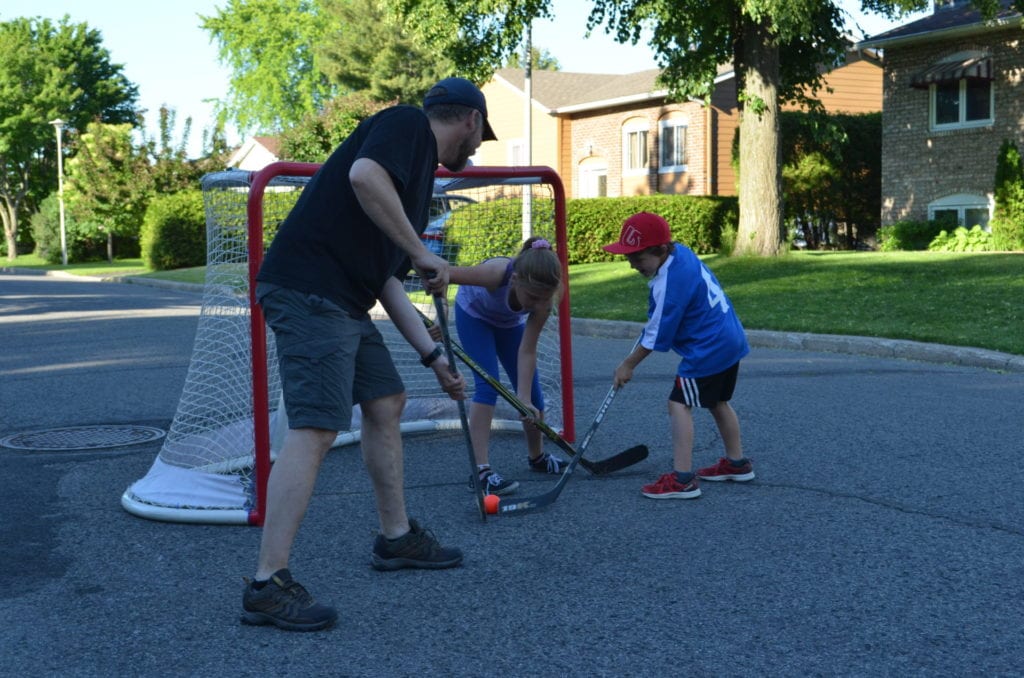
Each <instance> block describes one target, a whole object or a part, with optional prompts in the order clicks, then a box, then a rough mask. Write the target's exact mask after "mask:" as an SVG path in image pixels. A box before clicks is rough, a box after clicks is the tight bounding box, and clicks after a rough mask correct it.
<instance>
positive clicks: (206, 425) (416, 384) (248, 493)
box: [122, 170, 568, 523]
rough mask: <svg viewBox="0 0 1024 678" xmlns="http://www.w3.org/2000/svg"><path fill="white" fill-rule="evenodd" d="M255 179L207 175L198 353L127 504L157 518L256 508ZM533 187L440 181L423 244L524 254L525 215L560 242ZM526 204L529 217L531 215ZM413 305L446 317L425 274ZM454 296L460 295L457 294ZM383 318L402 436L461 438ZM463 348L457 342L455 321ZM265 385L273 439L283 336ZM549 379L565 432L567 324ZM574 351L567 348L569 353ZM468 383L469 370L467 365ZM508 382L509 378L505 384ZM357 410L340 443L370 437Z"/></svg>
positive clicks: (549, 360) (267, 197)
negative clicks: (397, 385)
mask: <svg viewBox="0 0 1024 678" xmlns="http://www.w3.org/2000/svg"><path fill="white" fill-rule="evenodd" d="M252 176H253V175H251V174H250V173H249V172H243V171H237V170H229V171H225V172H218V173H214V174H210V175H207V176H206V177H204V178H203V182H202V187H203V194H204V203H205V208H206V221H207V268H206V281H205V288H204V293H203V304H202V309H201V312H200V318H199V324H198V327H197V330H196V338H195V344H194V348H193V354H192V358H191V362H190V364H189V369H188V374H187V376H186V381H185V386H184V389H183V391H182V396H181V400H180V402H179V404H178V410H177V412H176V414H175V416H174V420H173V422H172V424H171V427H170V431H169V432H168V434H167V437H166V439H165V441H164V444H163V448H162V449H161V450H160V454H159V456H158V458H157V459H156V461H155V462H154V464H153V467H152V468H151V470H150V471H149V473H147V475H146V476H145V477H144V478H142V479H140V480H138V481H136V482H135V483H134V484H133V485H132V486H131V487H129V488H128V489H127V490H126V491H125V493H124V495H123V496H122V505H123V506H124V507H125V508H126V509H127V510H128V511H130V512H132V513H135V514H136V515H140V516H143V517H147V518H154V519H159V520H174V521H185V522H217V523H244V522H247V520H248V516H249V511H250V509H251V508H252V505H253V491H254V484H253V480H252V475H253V473H252V471H253V468H254V461H253V459H254V434H253V406H252V402H253V397H252V384H253V368H252V358H251V356H252V351H251V346H252V344H251V334H250V329H251V328H250V311H249V297H248V294H249V270H248V253H247V252H248V250H247V246H248V245H247V243H248V234H247V231H248V229H247V224H248V219H247V206H248V202H249V188H250V183H251V178H252ZM307 181H308V178H306V177H286V176H283V177H277V178H275V179H273V180H272V181H271V182H270V184H269V185H268V186H267V188H266V190H265V192H264V195H263V210H262V218H263V233H264V237H263V241H264V246H265V245H266V244H269V242H270V240H271V239H272V238H273V235H274V233H275V232H276V228H277V226H278V225H279V224H280V223H281V221H283V219H284V218H285V216H287V214H288V212H289V210H290V209H291V207H292V206H293V205H294V203H295V200H296V199H297V197H298V195H299V193H300V191H301V190H302V188H303V187H304V186H305V184H306V182H307ZM535 182H536V180H533V182H532V183H531V182H530V181H529V180H527V181H524V180H521V179H520V180H516V181H514V182H511V181H501V180H500V179H499V180H494V179H488V180H481V179H473V180H468V179H454V180H448V181H444V182H439V183H438V195H436V196H435V198H434V201H433V204H432V210H431V221H430V225H429V226H428V229H427V232H426V233H425V234H424V242H425V243H427V245H428V247H430V248H431V249H432V250H433V251H435V252H436V253H438V254H440V255H441V256H444V257H445V258H446V259H448V260H449V261H451V262H452V263H453V264H456V265H472V264H476V263H479V262H480V261H483V260H484V259H485V258H488V257H493V256H514V255H515V254H516V252H518V250H519V247H520V244H521V242H522V238H523V233H524V228H523V223H524V215H527V214H528V215H529V216H528V228H529V229H530V230H532V233H533V234H534V235H541V236H544V237H547V238H548V239H550V240H551V242H552V243H555V242H556V241H557V240H556V233H555V230H556V225H555V219H554V214H555V210H554V199H553V197H552V195H551V193H552V192H551V187H550V186H549V185H548V184H543V183H535ZM524 202H525V203H526V209H524ZM406 289H407V291H408V292H409V295H410V298H411V300H412V301H413V303H415V304H416V305H417V306H418V307H419V308H420V309H421V310H423V311H424V313H425V314H426V315H427V316H428V317H430V318H431V319H435V313H434V307H433V304H432V303H431V301H430V298H429V297H428V296H427V295H425V294H423V292H422V291H421V285H420V281H419V280H418V279H417V277H416V276H415V275H411V276H410V277H409V278H408V279H407V280H406ZM454 292H455V290H454V288H453V289H451V290H450V295H452V297H453V296H454ZM371 315H373V317H374V319H375V322H376V323H377V326H378V328H379V329H380V331H381V333H382V335H383V336H384V339H385V341H386V343H387V345H388V348H389V350H390V352H391V355H392V359H393V360H394V362H395V366H396V367H397V369H398V371H399V374H401V375H402V378H403V381H404V383H405V386H406V392H407V396H408V400H407V405H406V408H405V412H404V417H403V424H402V428H403V432H414V431H425V430H441V429H453V430H454V429H458V428H459V426H460V423H459V417H458V409H457V405H456V404H455V402H454V401H452V400H450V399H449V398H448V397H447V396H445V395H444V394H443V393H442V392H441V390H440V388H439V387H438V384H437V380H436V379H435V377H434V373H433V370H428V369H424V368H423V366H422V365H421V364H420V360H419V355H418V354H417V353H416V352H415V351H414V350H413V349H412V348H411V347H410V346H409V345H408V344H407V343H406V342H405V340H404V339H403V338H402V337H401V335H400V334H399V333H398V331H397V330H396V329H395V328H394V326H393V325H392V324H391V323H390V321H389V320H388V319H387V316H386V315H385V314H384V313H383V311H382V310H381V309H380V308H379V307H378V308H376V309H374V311H373V313H372V314H371ZM450 325H451V330H452V333H453V338H454V339H455V340H456V341H458V335H457V332H456V328H455V324H454V322H452V323H450ZM266 337H267V361H266V363H267V364H266V366H265V368H264V369H265V370H266V375H267V380H268V387H269V394H268V395H269V400H268V402H269V403H270V407H271V409H272V410H274V411H273V412H272V413H271V439H272V440H276V439H278V438H279V437H280V434H281V433H282V432H283V430H284V429H285V428H286V427H287V421H286V419H285V416H284V411H283V409H284V408H283V407H279V399H280V393H281V389H280V382H279V377H278V371H277V367H276V365H277V359H276V353H275V351H274V340H273V333H272V332H269V331H268V332H267V333H266ZM538 348H539V355H538V374H539V376H540V379H541V386H542V389H543V391H544V395H545V402H546V413H545V415H546V419H547V421H548V422H549V423H551V424H552V426H554V427H555V428H557V427H558V426H559V424H560V422H561V421H562V418H563V398H562V395H563V394H562V380H563V374H562V370H561V362H562V361H561V359H560V356H561V351H562V348H561V342H560V341H559V331H558V319H557V317H553V318H552V319H551V320H549V321H548V324H547V326H546V328H545V331H544V333H543V334H542V336H541V340H540V345H539V347H538ZM566 350H568V347H566ZM460 370H461V371H462V372H463V373H464V374H465V375H466V380H467V383H470V384H472V376H471V374H470V373H469V370H468V368H466V367H465V366H460ZM502 378H503V381H504V383H506V384H507V383H509V381H508V377H507V375H505V374H503V375H502ZM495 427H496V428H515V429H517V430H518V429H519V427H520V425H519V422H518V415H516V414H515V411H514V410H512V408H511V407H509V406H507V405H505V404H504V403H501V402H499V407H498V409H497V411H496V416H495ZM358 429H359V412H358V408H356V412H354V415H353V420H352V430H351V431H347V432H343V433H342V434H340V435H339V437H338V440H337V444H348V443H353V442H356V441H358V439H359V430H358Z"/></svg>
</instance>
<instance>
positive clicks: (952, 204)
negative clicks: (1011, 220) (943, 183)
mask: <svg viewBox="0 0 1024 678" xmlns="http://www.w3.org/2000/svg"><path fill="white" fill-rule="evenodd" d="M991 215H992V200H991V199H990V198H988V197H986V196H984V195H976V194H974V193H957V194H955V195H947V196H945V197H942V198H939V199H938V200H933V201H931V202H930V203H928V218H929V219H932V220H935V221H948V222H949V223H950V224H954V225H956V226H965V227H967V228H971V227H973V226H981V227H982V228H983V229H984V230H986V231H987V230H989V227H988V220H989V218H990V217H991Z"/></svg>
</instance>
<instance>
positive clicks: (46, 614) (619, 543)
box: [0, 271, 1024, 678]
mask: <svg viewBox="0 0 1024 678" xmlns="http://www.w3.org/2000/svg"><path fill="white" fill-rule="evenodd" d="M200 303H201V297H200V295H199V294H197V293H195V292H194V291H190V290H187V289H176V288H173V287H167V288H155V287H148V286H142V285H134V284H121V283H106V282H96V281H90V280H70V279H63V278H56V277H49V276H42V275H29V274H26V273H24V272H12V271H7V272H0V336H2V347H3V350H2V351H0V440H2V439H7V438H9V437H10V436H12V435H14V434H19V433H22V432H34V431H41V430H47V429H53V428H59V427H70V426H94V425H128V426H131V425H136V426H140V427H155V428H159V429H163V430H166V429H167V428H168V427H169V425H170V422H171V419H172V417H173V415H174V412H175V408H176V406H177V402H178V399H179V396H180V393H181V388H182V385H183V383H184V380H185V375H186V371H187V368H188V362H189V357H190V354H191V349H192V343H193V335H194V332H195V328H196V322H197V318H198V312H199V306H200ZM741 315H742V314H741ZM633 330H635V327H630V326H627V325H614V324H613V325H597V324H588V323H582V322H581V323H579V327H578V328H577V331H578V332H579V333H578V334H576V336H575V337H574V339H573V355H574V366H575V370H574V371H575V392H576V405H577V419H576V421H577V428H579V429H583V428H585V427H586V426H587V425H589V423H590V420H591V419H592V417H593V415H594V413H595V411H596V409H597V406H598V404H599V403H600V402H601V400H602V398H603V397H604V395H605V394H606V392H607V390H608V387H609V384H610V377H611V373H612V370H613V369H614V367H615V365H616V364H617V363H618V361H619V359H621V357H622V356H623V355H624V354H625V353H626V352H627V351H628V350H629V348H630V346H631V338H630V336H629V333H630V332H631V331H633ZM751 336H752V340H753V343H754V344H755V347H754V349H753V351H752V352H751V355H750V356H749V357H748V358H747V359H746V360H744V361H743V364H742V366H741V370H740V378H739V385H738V387H737V393H736V397H735V399H734V401H733V405H734V407H735V408H736V410H737V412H738V414H739V416H740V422H741V426H742V429H743V436H744V443H745V448H746V452H747V455H748V456H749V457H750V458H751V459H752V460H753V462H754V468H755V471H756V472H757V479H756V480H755V481H753V482H751V483H746V484H731V483H723V484H715V483H704V484H702V489H703V490H704V494H703V496H702V497H701V498H700V499H698V500H695V501H652V500H649V499H645V498H644V497H642V496H641V495H640V492H639V488H640V485H642V484H643V483H646V482H650V481H651V480H653V479H654V478H656V477H657V476H658V475H659V474H660V473H663V472H665V471H667V470H669V469H670V468H671V449H670V443H669V430H668V417H667V412H666V406H665V401H666V397H667V394H668V390H669V387H670V380H671V375H672V374H673V371H674V366H675V359H674V358H673V356H670V355H664V354H654V355H652V356H651V357H650V358H649V359H648V360H647V361H645V363H644V364H643V365H642V366H641V367H640V368H639V369H638V370H637V373H636V376H635V378H634V380H633V381H632V382H631V383H630V384H629V385H628V386H627V387H626V389H624V390H623V392H622V393H621V394H620V396H619V397H618V398H617V399H616V401H615V402H614V404H613V406H612V407H611V409H610V410H609V411H608V414H607V416H606V418H605V420H604V422H603V424H602V426H601V428H600V430H599V431H598V433H597V436H596V438H595V440H594V442H593V444H592V445H591V450H592V452H589V453H588V455H592V456H593V457H594V458H600V457H604V456H607V455H609V454H613V453H615V452H617V451H620V450H623V449H626V448H628V447H631V446H633V445H636V444H639V443H644V444H647V445H648V446H649V447H650V449H651V455H650V457H649V458H648V459H647V460H645V461H644V462H641V463H640V464H638V465H636V466H634V467H631V468H629V469H627V470H625V471H623V472H620V473H617V474H614V475H611V476H607V477H595V476H591V475H589V474H587V473H586V472H585V471H583V470H578V471H577V473H576V474H575V475H574V477H573V479H572V480H571V482H570V483H569V484H568V485H567V487H566V489H565V491H564V492H563V494H562V495H561V497H560V498H559V499H558V501H557V502H556V503H555V504H554V505H553V506H552V507H551V508H550V509H548V510H546V511H544V512H541V513H537V514H531V515H524V516H521V517H516V518H503V519H493V520H490V521H488V522H487V523H486V524H484V523H482V522H481V521H480V519H479V516H477V515H476V509H475V507H474V504H473V502H472V500H471V496H470V494H469V492H468V491H467V489H466V486H465V481H464V466H465V463H466V462H465V450H464V448H463V447H462V444H463V443H462V437H461V435H460V434H459V433H457V432H454V433H444V434H438V433H434V434H428V435H422V436H416V437H410V438H408V439H407V443H406V483H407V498H408V503H409V507H410V513H411V514H412V515H413V516H415V517H417V518H419V519H420V520H421V521H422V522H423V523H424V524H426V525H427V526H428V527H429V528H430V529H432V530H433V531H434V532H435V533H436V534H437V535H438V536H439V537H440V538H441V540H442V541H444V542H446V543H451V544H452V545H456V546H459V547H461V548H462V549H463V550H464V551H465V553H466V559H465V562H464V564H463V566H462V567H460V568H457V569H454V570H446V571H432V572H431V571H400V572H392V573H380V572H376V571H374V570H372V569H371V568H370V565H369V554H370V547H371V542H372V539H373V536H374V533H375V530H376V515H375V511H374V508H373V498H372V493H371V491H370V485H369V481H368V479H367V477H366V473H365V471H364V469H363V466H362V462H361V459H360V455H359V451H358V449H357V448H355V447H347V448H340V449H337V450H334V451H332V452H331V453H330V455H329V456H328V459H327V460H326V462H325V464H324V467H323V470H322V473H321V476H320V478H319V482H318V486H317V490H316V494H315V496H314V499H313V503H312V505H311V507H310V510H309V513H308V515H307V518H306V521H305V524H304V526H303V530H302V531H301V532H300V535H299V539H298V541H297V543H296V546H295V549H294V552H293V559H292V563H291V566H292V570H293V572H294V574H295V576H296V578H297V579H299V580H300V581H302V582H303V583H304V584H306V585H307V586H308V587H309V588H310V589H311V590H312V592H313V593H314V594H315V595H316V596H317V597H318V598H320V599H322V600H324V601H326V602H330V603H332V604H334V605H336V606H337V607H338V608H339V611H340V614H341V618H340V621H339V623H338V625H337V626H336V627H335V628H334V629H332V630H330V631H327V632H322V633H312V634H296V633H287V632H283V631H279V630H276V629H273V628H270V627H248V626H243V625H241V624H240V623H239V621H238V615H239V610H240V604H241V590H242V577H243V576H249V575H251V574H252V572H253V569H254V567H255V557H256V549H257V545H258V540H259V530H258V529H257V528H252V527H238V526H210V525H183V524H171V523H160V522H154V521H150V520H145V519H142V518H138V517H136V516H133V515H130V514H128V513H126V512H125V511H124V510H123V509H122V508H121V506H120V497H121V493H122V492H123V491H124V489H125V488H126V487H127V486H128V485H129V484H131V483H132V482H134V481H135V480H137V479H138V478H140V477H142V476H143V475H144V474H145V473H146V471H147V469H148V468H149V466H150V464H152V462H153V460H154V458H155V456H156V454H157V453H158V451H159V449H160V441H159V440H156V441H152V442H146V443H141V444H134V445H127V446H122V447H116V448H109V449H98V450H77V451H36V450H22V449H15V448H10V447H3V446H0V464H2V466H3V468H4V473H3V474H2V477H0V497H2V500H0V501H2V502H3V506H4V509H3V513H2V516H0V571H2V572H4V573H5V576H6V580H5V585H4V586H2V587H0V601H2V609H3V611H4V618H5V621H3V622H2V626H3V633H2V634H0V676H19V677H23V676H58V675H59V676H141V675H148V676H211V677H213V676H217V677H225V676H250V675H251V676H255V675H285V674H292V675H303V676H499V675H500V676H560V677H563V678H564V677H566V676H666V675H670V676H1019V675H1022V674H1024V585H1022V581H1024V520H1022V518H1024V503H1022V497H1024V491H1022V487H1024V470H1022V468H1021V466H1020V465H1019V461H1020V459H1021V457H1022V453H1024V443H1022V436H1021V432H1022V423H1024V369H1018V366H1019V364H1020V361H1019V357H1017V358H1014V357H1012V356H1005V355H1002V354H993V353H992V352H977V351H970V350H967V349H953V348H949V347H929V346H924V345H914V344H912V343H911V342H896V343H892V342H878V341H874V340H859V339H858V340H854V339H850V338H845V339H841V338H835V339H829V338H815V337H812V336H809V335H804V336H782V335H772V334H769V333H754V332H752V333H751ZM816 342H817V343H816ZM840 344H842V345H840ZM825 349H828V350H825ZM842 351H858V352H857V353H851V352H842ZM909 357H915V358H916V359H909ZM994 368H996V369H994ZM696 419H697V440H696V446H695V453H694V456H695V464H697V465H704V464H707V463H711V462H713V461H714V460H715V459H716V458H717V457H718V456H720V455H721V453H722V449H721V441H720V440H719V439H718V436H717V435H716V434H715V431H714V426H713V422H712V420H711V418H710V416H708V415H707V414H706V413H704V412H700V413H698V415H697V417H696ZM492 462H493V463H494V464H495V466H496V467H498V468H500V469H501V470H502V471H503V472H505V473H506V474H507V475H509V476H512V477H514V478H516V479H517V480H519V481H520V482H521V484H522V488H521V491H520V494H522V495H532V494H536V493H539V492H542V491H544V489H545V488H546V487H548V485H547V483H549V482H552V481H550V480H548V479H546V478H538V477H537V475H536V474H531V473H528V472H527V469H526V463H525V451H524V448H523V445H522V443H521V437H520V436H517V435H514V434H501V435H499V436H498V437H497V438H496V439H495V441H494V446H493V449H492Z"/></svg>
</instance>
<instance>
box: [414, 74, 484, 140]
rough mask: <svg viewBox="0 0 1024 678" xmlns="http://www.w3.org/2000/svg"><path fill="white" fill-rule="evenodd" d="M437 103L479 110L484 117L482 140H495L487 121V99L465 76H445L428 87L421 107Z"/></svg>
mask: <svg viewBox="0 0 1024 678" xmlns="http://www.w3.org/2000/svg"><path fill="white" fill-rule="evenodd" d="M437 104H458V105H460V106H469V107H470V108H475V109H476V110H478V111H480V115H482V116H483V117H484V136H483V139H484V141H495V140H497V138H498V137H496V136H494V130H493V129H491V123H489V122H487V100H486V99H484V93H483V92H481V91H480V88H478V87H477V86H476V85H474V84H473V83H471V82H470V81H469V80H466V79H465V78H445V79H444V80H441V81H440V82H438V83H437V84H436V85H434V86H433V87H431V88H430V91H428V92H427V96H425V97H423V108H427V107H429V106H436V105H437Z"/></svg>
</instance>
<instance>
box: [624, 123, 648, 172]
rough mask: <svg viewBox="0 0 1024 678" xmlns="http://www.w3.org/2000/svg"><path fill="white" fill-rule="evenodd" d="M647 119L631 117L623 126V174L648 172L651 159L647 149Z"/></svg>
mask: <svg viewBox="0 0 1024 678" xmlns="http://www.w3.org/2000/svg"><path fill="white" fill-rule="evenodd" d="M648 127H649V125H648V123H647V120H646V119H644V118H630V119H629V120H627V121H626V122H625V124H624V125H623V126H622V174H623V175H624V176H626V175H630V174H632V175H637V174H647V171H648V168H649V167H650V159H649V157H648V151H647V130H648Z"/></svg>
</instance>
